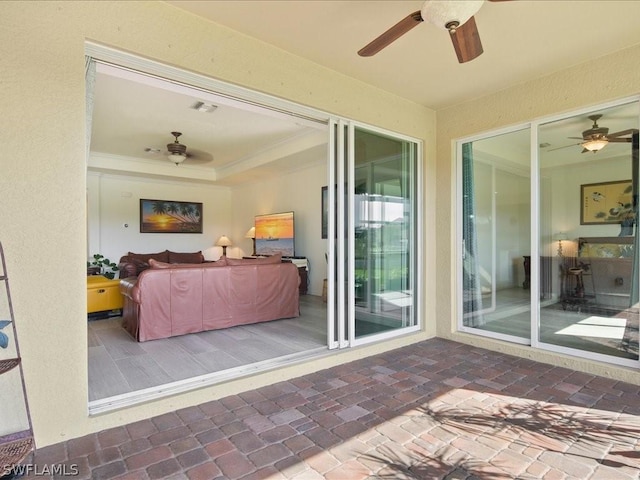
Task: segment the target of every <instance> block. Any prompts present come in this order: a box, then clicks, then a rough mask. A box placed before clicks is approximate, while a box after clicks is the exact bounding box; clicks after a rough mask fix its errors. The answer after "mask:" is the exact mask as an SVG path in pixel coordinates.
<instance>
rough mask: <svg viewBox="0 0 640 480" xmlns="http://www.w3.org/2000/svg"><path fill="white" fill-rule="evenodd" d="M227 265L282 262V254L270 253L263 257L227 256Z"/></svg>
mask: <svg viewBox="0 0 640 480" xmlns="http://www.w3.org/2000/svg"><path fill="white" fill-rule="evenodd" d="M227 263H228V264H229V265H269V264H274V263H282V254H281V253H278V254H277V255H271V256H270V257H263V258H227Z"/></svg>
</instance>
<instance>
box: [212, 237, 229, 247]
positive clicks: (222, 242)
mask: <svg viewBox="0 0 640 480" xmlns="http://www.w3.org/2000/svg"><path fill="white" fill-rule="evenodd" d="M230 246H231V240H229V237H227V236H226V235H222V236H221V237H220V238H219V239H218V240H217V241H216V247H230Z"/></svg>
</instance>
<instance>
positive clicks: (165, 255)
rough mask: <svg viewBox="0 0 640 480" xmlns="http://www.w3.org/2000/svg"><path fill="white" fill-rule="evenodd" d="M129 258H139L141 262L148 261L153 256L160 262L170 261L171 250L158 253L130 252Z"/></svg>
mask: <svg viewBox="0 0 640 480" xmlns="http://www.w3.org/2000/svg"><path fill="white" fill-rule="evenodd" d="M128 255H129V258H130V259H131V260H138V261H141V262H145V263H148V262H149V259H151V258H153V259H154V260H157V261H159V262H168V261H169V250H165V251H164V252H158V253H133V252H129V253H128Z"/></svg>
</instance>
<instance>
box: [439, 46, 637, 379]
mask: <svg viewBox="0 0 640 480" xmlns="http://www.w3.org/2000/svg"><path fill="white" fill-rule="evenodd" d="M639 79H640V45H639V46H635V47H632V48H629V49H626V50H622V51H620V52H617V53H614V54H611V55H608V56H606V57H602V58H599V59H594V60H592V61H590V62H587V63H584V64H580V65H577V66H574V67H571V68H568V69H566V70H563V71H560V72H557V73H555V74H552V75H549V76H546V77H544V78H539V79H535V80H531V81H529V82H526V83H524V84H521V85H518V86H515V87H513V88H509V89H507V90H504V91H502V92H499V93H497V94H495V95H490V96H487V97H483V98H480V99H477V100H474V101H471V102H467V103H464V104H461V105H457V106H454V107H451V108H447V109H443V110H439V111H438V112H437V123H438V128H437V141H436V143H437V166H436V179H437V197H436V198H437V199H438V200H437V202H438V204H437V205H436V211H437V212H439V213H438V215H437V218H436V228H435V232H436V237H437V238H436V243H437V252H438V256H437V266H436V271H437V272H438V274H439V275H441V278H442V280H443V281H442V282H438V285H437V293H436V294H437V298H438V304H437V307H436V310H437V313H436V318H437V335H438V336H439V337H443V338H449V339H452V340H455V341H459V342H465V343H468V344H470V345H476V346H480V347H485V348H489V349H492V350H497V351H501V352H506V353H510V354H514V355H519V356H522V357H525V358H532V359H535V360H539V361H543V362H548V363H552V364H555V365H560V366H564V367H568V368H573V369H577V370H583V371H587V372H590V373H594V374H598V375H604V376H608V377H611V378H617V379H620V380H626V381H630V382H633V383H640V372H638V371H637V370H635V369H630V368H624V367H615V366H612V365H606V364H602V363H597V362H592V361H589V360H584V359H577V358H574V357H567V356H563V355H559V354H554V353H550V352H545V351H541V350H533V349H531V348H530V347H523V346H518V345H514V344H509V343H506V342H500V341H496V340H489V339H486V338H481V337H477V336H473V335H469V334H462V333H455V329H456V317H455V315H456V310H455V300H456V299H455V296H454V293H455V271H456V270H455V269H456V268H457V264H456V259H455V253H454V251H455V245H454V243H453V239H454V238H455V235H454V231H455V224H454V222H455V205H456V201H457V198H456V192H455V190H454V186H455V170H454V166H455V158H454V156H453V154H454V152H455V149H454V146H453V142H454V141H455V140H456V139H458V138H461V137H464V136H470V135H475V134H480V133H482V132H485V131H489V130H493V129H497V128H500V127H506V126H509V125H515V124H521V123H525V122H528V121H531V120H534V119H537V118H539V117H544V116H547V115H552V114H558V113H562V112H565V111H570V110H573V109H578V108H583V107H587V106H589V105H596V104H599V103H603V102H607V101H611V100H615V99H617V98H624V97H628V96H631V95H637V94H638V93H640V80H639ZM447 280H448V281H447Z"/></svg>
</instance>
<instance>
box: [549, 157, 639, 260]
mask: <svg viewBox="0 0 640 480" xmlns="http://www.w3.org/2000/svg"><path fill="white" fill-rule="evenodd" d="M629 151H631V150H630V149H629ZM588 165H589V168H579V166H576V165H569V166H565V167H562V168H557V169H554V170H553V172H552V173H551V175H550V178H551V195H552V201H551V219H552V230H553V232H565V233H566V234H567V237H568V239H569V242H573V241H575V240H577V239H578V238H579V237H616V236H618V234H619V233H620V225H580V186H581V185H585V184H589V183H599V182H607V181H615V180H630V179H631V159H630V154H629V156H628V157H619V158H611V159H604V160H601V161H593V160H592V159H589V164H588ZM543 174H544V172H543ZM563 243H564V242H563ZM555 247H556V248H557V245H555ZM568 247H569V248H571V246H570V245H568ZM563 248H564V245H563Z"/></svg>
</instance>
